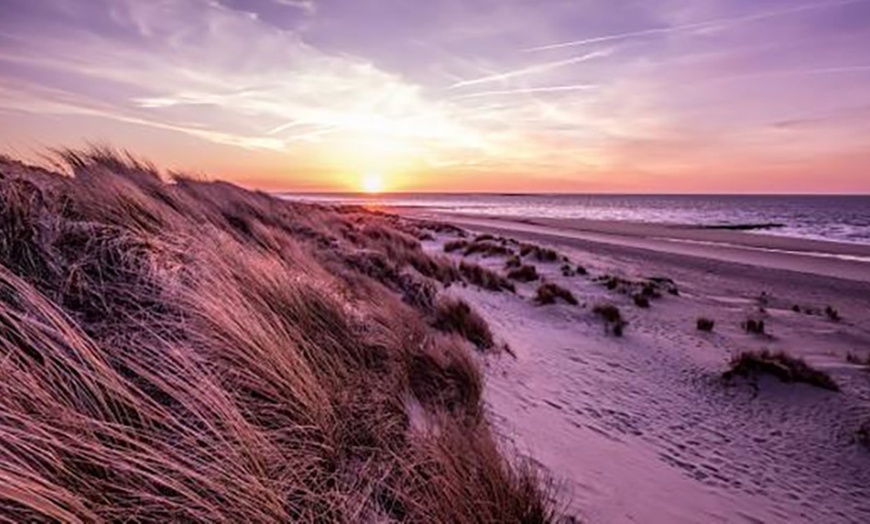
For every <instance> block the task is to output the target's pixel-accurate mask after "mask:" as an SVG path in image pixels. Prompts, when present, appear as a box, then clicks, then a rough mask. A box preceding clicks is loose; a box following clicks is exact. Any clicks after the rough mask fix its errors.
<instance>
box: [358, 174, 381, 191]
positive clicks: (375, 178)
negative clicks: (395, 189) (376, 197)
mask: <svg viewBox="0 0 870 524" xmlns="http://www.w3.org/2000/svg"><path fill="white" fill-rule="evenodd" d="M361 188H362V191H363V193H370V194H374V193H381V192H383V191H384V177H383V175H381V174H380V173H366V174H365V175H363V178H362V185H361Z"/></svg>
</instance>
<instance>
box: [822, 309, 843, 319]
mask: <svg viewBox="0 0 870 524" xmlns="http://www.w3.org/2000/svg"><path fill="white" fill-rule="evenodd" d="M825 316H826V317H828V320H830V321H831V322H839V321H840V320H842V317H841V316H840V312H839V311H837V310H836V309H834V308H832V307H831V306H825Z"/></svg>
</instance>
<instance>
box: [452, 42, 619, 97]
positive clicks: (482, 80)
mask: <svg viewBox="0 0 870 524" xmlns="http://www.w3.org/2000/svg"><path fill="white" fill-rule="evenodd" d="M612 52H613V50H612V49H603V50H599V51H593V52H591V53H586V54H584V55H580V56H575V57H572V58H568V59H566V60H558V61H554V62H545V63H543V64H536V65H532V66H528V67H524V68H521V69H515V70H513V71H508V72H505V73H499V74H494V75H487V76H483V77H479V78H474V79H470V80H462V81H460V82H456V83H455V84H453V85H451V86H450V89H458V88H460V87H468V86H474V85H479V84H486V83H489V82H504V81H506V80H513V79H514V78H520V77H524V76H530V75H538V74H541V73H547V72H549V71H553V70H555V69H559V68H562V67H566V66H569V65H575V64H581V63H583V62H588V61H590V60H594V59H596V58H604V57H607V56H610V54H611V53H612Z"/></svg>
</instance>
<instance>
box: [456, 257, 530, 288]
mask: <svg viewBox="0 0 870 524" xmlns="http://www.w3.org/2000/svg"><path fill="white" fill-rule="evenodd" d="M459 272H460V273H461V274H462V276H463V277H465V279H466V280H467V281H468V282H470V283H471V284H474V285H475V286H477V287H481V288H483V289H487V290H489V291H505V290H506V291H510V292H511V293H514V292H516V287H515V286H514V284H513V282H511V281H510V280H508V279H506V278H505V277H503V276H501V275H499V274H498V273H496V272H495V271H492V270H489V269H487V268H485V267H483V266H481V265H479V264H472V263H469V262H465V261H463V262H461V263H460V264H459Z"/></svg>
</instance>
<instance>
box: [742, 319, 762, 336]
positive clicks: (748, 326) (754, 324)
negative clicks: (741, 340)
mask: <svg viewBox="0 0 870 524" xmlns="http://www.w3.org/2000/svg"><path fill="white" fill-rule="evenodd" d="M741 326H742V327H743V330H744V331H746V332H747V333H750V334H753V335H765V334H766V333H767V332H766V331H765V330H766V327H765V325H764V321H763V320H755V319H752V318H750V319H747V320H746V321H745V322H743V323H742V324H741Z"/></svg>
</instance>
